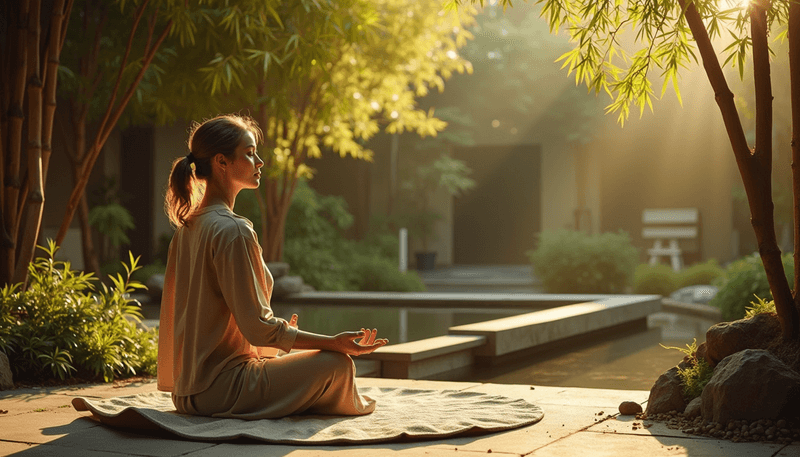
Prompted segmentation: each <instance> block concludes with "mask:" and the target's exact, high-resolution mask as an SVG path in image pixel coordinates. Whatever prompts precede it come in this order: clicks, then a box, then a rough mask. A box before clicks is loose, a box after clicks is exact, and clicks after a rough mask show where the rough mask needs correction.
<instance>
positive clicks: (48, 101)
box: [42, 0, 66, 188]
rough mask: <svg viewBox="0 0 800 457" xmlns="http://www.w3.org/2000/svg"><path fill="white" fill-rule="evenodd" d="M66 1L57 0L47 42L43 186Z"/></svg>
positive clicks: (50, 135)
mask: <svg viewBox="0 0 800 457" xmlns="http://www.w3.org/2000/svg"><path fill="white" fill-rule="evenodd" d="M64 6H65V1H64V0H56V2H55V3H54V5H53V13H52V17H51V19H50V36H49V41H48V43H47V54H46V56H47V60H46V65H47V67H46V69H45V77H44V94H45V95H44V97H45V98H44V119H43V120H42V187H43V188H45V187H46V186H47V172H48V170H49V168H50V156H51V155H52V153H53V122H54V121H55V115H56V104H57V102H56V87H57V82H58V65H59V63H60V56H61V46H62V44H63V43H62V42H61V41H60V40H61V36H62V33H61V30H62V27H63V28H64V29H66V22H65V19H66V13H65V12H64Z"/></svg>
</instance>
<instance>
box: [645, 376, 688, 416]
mask: <svg viewBox="0 0 800 457" xmlns="http://www.w3.org/2000/svg"><path fill="white" fill-rule="evenodd" d="M684 409H686V400H684V398H683V386H682V385H681V378H680V377H679V376H678V367H672V368H670V369H669V370H667V371H665V372H664V373H663V374H662V375H661V376H659V377H658V379H657V380H656V383H655V384H654V385H653V388H652V389H650V397H649V398H648V400H647V415H651V414H658V413H668V412H670V411H683V410H684Z"/></svg>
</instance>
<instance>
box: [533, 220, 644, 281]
mask: <svg viewBox="0 0 800 457" xmlns="http://www.w3.org/2000/svg"><path fill="white" fill-rule="evenodd" d="M526 254H527V255H528V257H529V258H530V259H531V263H532V264H533V268H534V270H535V272H536V274H537V276H538V277H539V278H540V279H541V280H542V284H543V285H544V288H545V289H546V291H547V292H550V293H622V292H624V290H625V288H626V287H627V286H629V285H630V283H631V279H632V277H633V271H634V269H635V268H636V264H637V262H638V259H639V253H638V250H637V249H636V248H635V247H633V246H632V245H631V241H630V238H629V237H628V234H627V233H624V232H619V233H601V234H595V235H586V234H585V233H583V232H577V231H570V230H556V231H543V232H542V233H541V234H540V235H539V246H538V247H537V248H536V249H534V250H531V251H528V252H527V253H526Z"/></svg>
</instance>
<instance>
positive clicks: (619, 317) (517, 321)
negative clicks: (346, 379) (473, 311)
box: [359, 294, 661, 379]
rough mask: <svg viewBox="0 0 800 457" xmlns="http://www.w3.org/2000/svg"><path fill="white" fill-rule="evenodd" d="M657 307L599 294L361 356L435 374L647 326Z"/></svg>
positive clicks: (655, 300)
mask: <svg viewBox="0 0 800 457" xmlns="http://www.w3.org/2000/svg"><path fill="white" fill-rule="evenodd" d="M448 295H450V294H448ZM470 295H472V294H470ZM521 295H530V294H521ZM525 300H530V297H527V298H525ZM507 301H508V300H507V299H506V302H507ZM550 301H552V299H550ZM373 305H374V303H373ZM504 305H507V303H504ZM461 306H464V305H463V303H462V304H461ZM660 310H661V296H659V295H621V296H603V297H601V298H600V299H598V300H594V301H587V302H583V303H573V304H565V305H562V306H560V307H558V308H550V309H543V310H539V311H533V312H530V313H525V314H520V315H516V316H511V317H504V318H500V319H494V320H489V321H485V322H478V323H475V324H468V325H460V326H456V327H450V329H449V331H448V333H449V334H448V335H444V336H438V337H434V338H428V339H424V340H419V341H412V342H409V343H402V344H394V345H389V346H384V347H382V348H379V349H378V350H376V351H375V352H373V353H372V354H367V355H362V356H360V357H359V358H360V359H365V360H374V361H379V362H380V370H379V373H380V374H379V376H381V377H391V378H401V379H429V378H436V377H437V376H441V375H442V374H444V373H448V372H452V371H454V370H464V369H469V368H470V367H471V366H473V365H475V364H493V363H496V362H499V361H502V360H507V359H508V358H509V357H515V356H517V355H526V354H529V353H531V352H535V351H536V350H537V349H540V348H542V347H549V346H550V345H552V344H561V343H566V342H569V341H570V340H571V339H574V338H578V337H581V336H583V335H588V334H596V333H597V332H600V331H604V330H614V329H621V328H623V327H626V326H628V327H641V328H646V325H647V316H648V315H650V314H653V313H656V312H659V311H660Z"/></svg>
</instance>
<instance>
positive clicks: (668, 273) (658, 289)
mask: <svg viewBox="0 0 800 457" xmlns="http://www.w3.org/2000/svg"><path fill="white" fill-rule="evenodd" d="M676 289H678V274H677V273H675V270H673V269H672V267H670V266H669V265H664V264H656V265H650V264H647V263H643V264H639V265H637V266H636V270H635V271H634V273H633V292H634V293H636V294H655V295H661V296H664V297H668V296H669V295H670V294H671V293H672V292H674V291H675V290H676Z"/></svg>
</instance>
